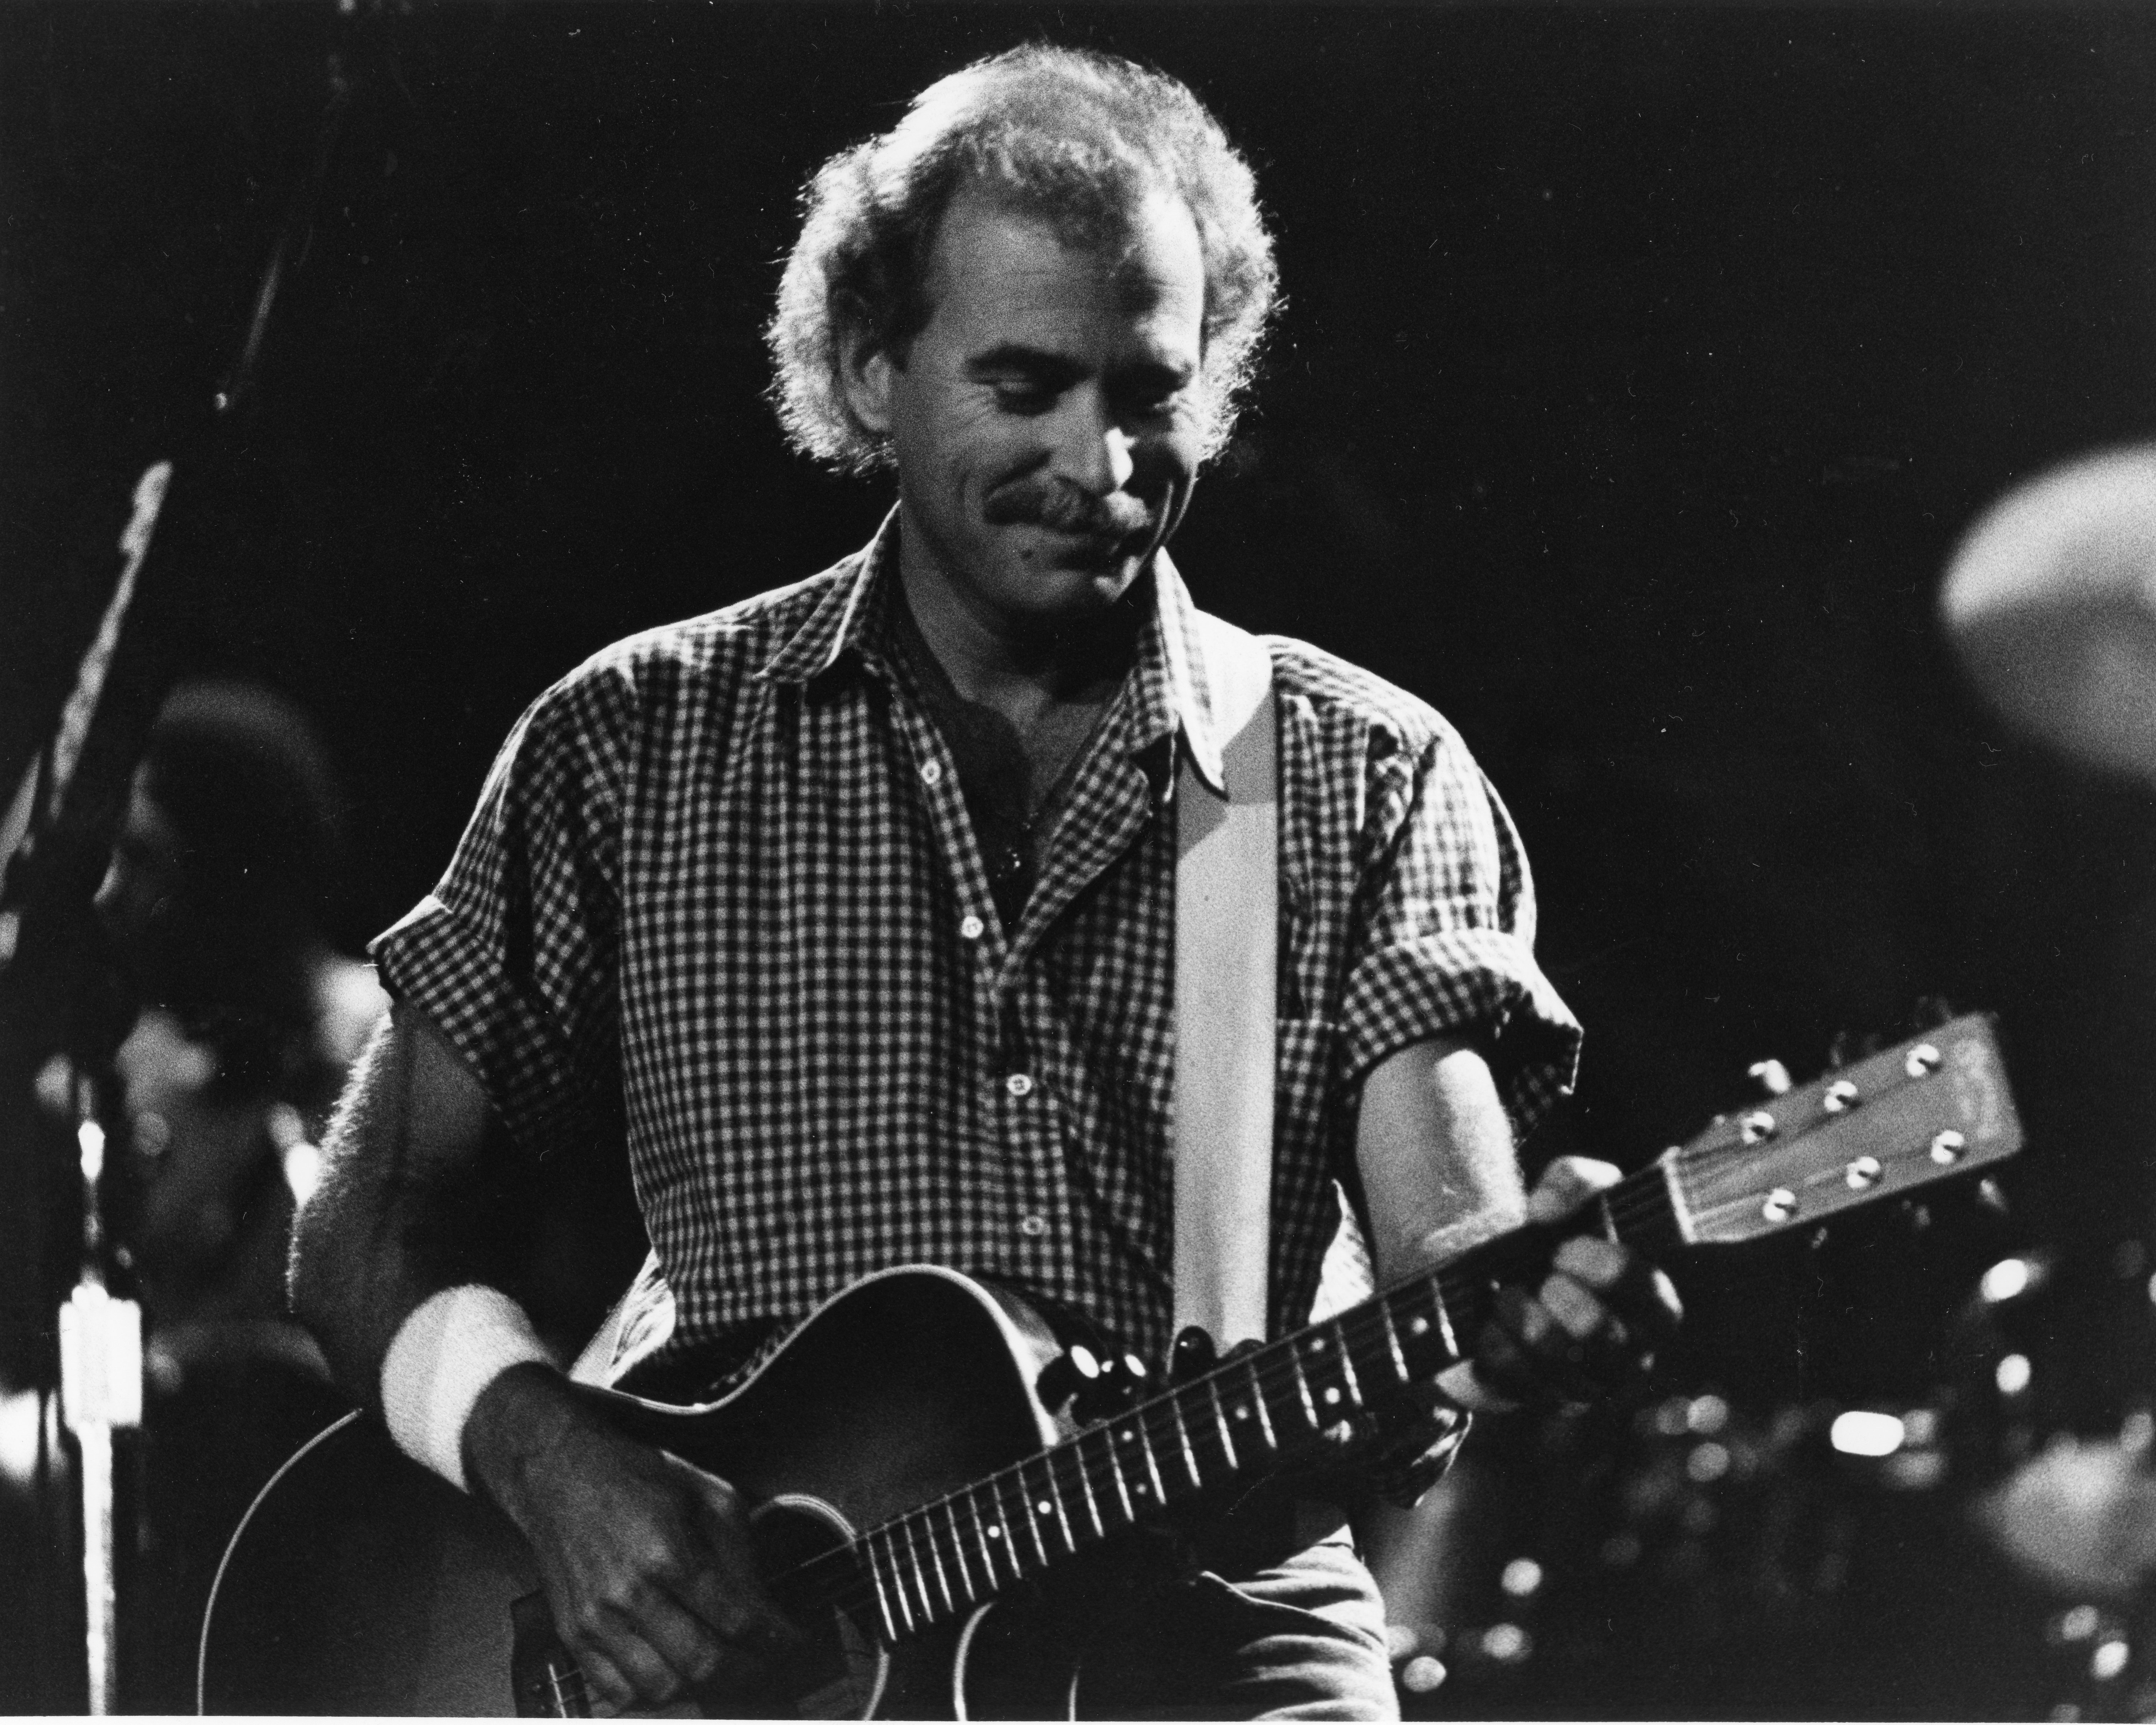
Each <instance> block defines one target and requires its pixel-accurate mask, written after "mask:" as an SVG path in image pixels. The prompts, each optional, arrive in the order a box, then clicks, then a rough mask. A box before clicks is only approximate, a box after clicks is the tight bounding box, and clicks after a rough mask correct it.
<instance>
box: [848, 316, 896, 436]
mask: <svg viewBox="0 0 2156 1725" xmlns="http://www.w3.org/2000/svg"><path fill="white" fill-rule="evenodd" d="M895 370H896V367H895V366H894V365H893V364H892V363H891V352H890V350H889V349H888V348H887V347H885V344H884V342H883V341H882V340H881V338H880V336H877V334H876V333H875V329H874V326H872V324H871V323H870V320H869V318H868V317H867V316H865V315H864V308H863V307H861V306H860V305H848V306H844V307H843V308H841V311H840V316H839V388H840V389H841V390H843V391H844V393H845V398H846V408H847V411H848V412H849V413H851V414H852V415H853V416H854V418H855V420H856V421H858V422H859V423H860V425H861V426H863V427H864V428H865V429H867V430H868V431H870V432H871V433H873V434H875V435H876V436H878V437H883V436H886V435H888V434H889V433H890V431H891V373H892V372H894V371H895Z"/></svg>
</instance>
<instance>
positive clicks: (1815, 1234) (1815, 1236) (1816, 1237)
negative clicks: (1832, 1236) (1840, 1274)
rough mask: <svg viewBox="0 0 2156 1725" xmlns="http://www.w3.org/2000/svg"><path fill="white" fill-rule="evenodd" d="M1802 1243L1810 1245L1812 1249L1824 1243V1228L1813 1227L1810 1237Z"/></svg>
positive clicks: (1817, 1248)
mask: <svg viewBox="0 0 2156 1725" xmlns="http://www.w3.org/2000/svg"><path fill="white" fill-rule="evenodd" d="M1804 1244H1805V1245H1808V1246H1809V1247H1810V1248H1811V1249H1812V1250H1814V1251H1817V1250H1819V1249H1820V1247H1821V1246H1823V1245H1825V1244H1826V1230H1825V1229H1824V1228H1815V1229H1813V1230H1812V1233H1811V1238H1810V1239H1809V1240H1806V1241H1805V1242H1804Z"/></svg>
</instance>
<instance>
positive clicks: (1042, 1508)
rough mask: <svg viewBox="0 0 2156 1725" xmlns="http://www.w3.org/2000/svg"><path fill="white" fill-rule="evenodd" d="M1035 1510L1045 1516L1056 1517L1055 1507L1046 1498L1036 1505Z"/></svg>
mask: <svg viewBox="0 0 2156 1725" xmlns="http://www.w3.org/2000/svg"><path fill="white" fill-rule="evenodd" d="M1034 1510H1035V1511H1036V1512H1038V1513H1039V1514H1041V1515H1044V1516H1050V1515H1054V1514H1055V1505H1054V1504H1052V1503H1050V1502H1049V1501H1048V1500H1047V1499H1046V1498H1045V1497H1044V1498H1042V1499H1041V1500H1040V1502H1038V1503H1036V1504H1034Z"/></svg>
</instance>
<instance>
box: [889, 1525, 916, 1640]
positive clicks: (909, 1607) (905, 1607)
mask: <svg viewBox="0 0 2156 1725" xmlns="http://www.w3.org/2000/svg"><path fill="white" fill-rule="evenodd" d="M883 1543H884V1558H885V1562H887V1563H889V1564H890V1565H891V1586H892V1588H893V1589H895V1590H896V1593H897V1594H898V1611H899V1615H900V1616H901V1617H903V1618H904V1619H905V1620H906V1634H908V1635H911V1634H912V1633H913V1601H912V1600H911V1599H907V1598H906V1577H905V1576H903V1575H902V1574H900V1573H899V1568H898V1545H897V1542H896V1541H895V1540H894V1539H892V1538H891V1529H890V1528H889V1527H885V1529H884V1535H883Z"/></svg>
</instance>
